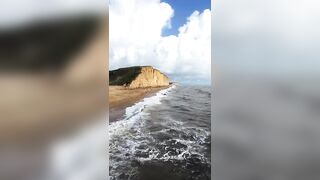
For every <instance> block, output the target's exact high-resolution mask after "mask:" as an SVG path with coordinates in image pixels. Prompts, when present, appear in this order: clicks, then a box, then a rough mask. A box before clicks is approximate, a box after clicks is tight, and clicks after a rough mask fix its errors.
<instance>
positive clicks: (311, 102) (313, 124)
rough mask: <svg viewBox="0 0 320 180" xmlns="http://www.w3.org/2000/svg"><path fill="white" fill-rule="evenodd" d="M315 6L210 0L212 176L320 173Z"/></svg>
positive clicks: (288, 0)
mask: <svg viewBox="0 0 320 180" xmlns="http://www.w3.org/2000/svg"><path fill="white" fill-rule="evenodd" d="M318 5H320V3H319V1H316V0H307V1H298V0H271V1H256V0H244V1H236V0H224V1H219V2H216V3H215V10H216V12H215V17H214V20H213V21H214V28H213V49H214V54H213V57H214V61H215V65H216V68H217V69H219V76H218V77H215V78H214V80H215V95H214V97H215V99H214V101H215V102H214V110H213V111H214V114H215V115H214V119H213V123H212V124H213V129H214V131H213V132H214V133H213V134H214V138H213V139H214V142H213V151H214V152H213V153H214V154H213V157H214V158H213V164H214V168H213V176H214V179H218V180H300V179H304V180H314V179H320V159H319V157H320V142H319V140H318V139H319V136H320V114H319V110H320V86H319V80H320V71H319V69H320V64H319V62H317V61H318V59H319V53H318V50H317V47H318V45H319V44H320V41H319V40H320V34H319V29H320V28H319V27H320V26H319V25H318V24H319V23H318V21H319V19H320V13H319V10H318V8H315V7H319V6H318Z"/></svg>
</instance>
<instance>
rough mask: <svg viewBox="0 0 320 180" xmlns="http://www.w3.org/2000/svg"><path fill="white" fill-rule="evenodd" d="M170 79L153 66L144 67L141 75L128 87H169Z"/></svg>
mask: <svg viewBox="0 0 320 180" xmlns="http://www.w3.org/2000/svg"><path fill="white" fill-rule="evenodd" d="M168 85H169V78H168V77H167V76H166V75H164V74H163V73H161V72H160V71H159V70H157V69H154V68H153V67H151V66H147V67H142V68H141V72H140V74H138V76H137V77H136V78H135V79H134V80H133V81H132V82H131V83H130V84H129V85H128V87H129V88H142V87H158V86H168Z"/></svg>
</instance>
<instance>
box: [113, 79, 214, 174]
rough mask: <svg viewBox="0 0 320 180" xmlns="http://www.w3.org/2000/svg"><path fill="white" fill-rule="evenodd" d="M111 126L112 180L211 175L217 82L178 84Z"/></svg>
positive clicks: (145, 101)
mask: <svg viewBox="0 0 320 180" xmlns="http://www.w3.org/2000/svg"><path fill="white" fill-rule="evenodd" d="M108 131H109V159H110V163H109V178H110V180H209V179H211V178H210V177H211V172H210V171H211V87H210V86H185V85H172V86H170V87H169V88H167V89H164V90H161V91H159V92H158V93H156V94H154V95H153V96H149V97H146V98H144V99H143V100H142V101H140V102H137V103H136V104H134V105H133V106H131V107H128V108H126V111H125V115H124V116H123V117H122V118H121V119H120V120H118V121H116V122H112V123H110V124H109V127H108Z"/></svg>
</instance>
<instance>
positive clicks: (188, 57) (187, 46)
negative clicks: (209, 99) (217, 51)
mask: <svg viewBox="0 0 320 180" xmlns="http://www.w3.org/2000/svg"><path fill="white" fill-rule="evenodd" d="M173 16H174V9H172V7H171V6H170V5H169V4H167V3H165V2H160V0H129V1H128V0H112V1H110V6H109V17H110V56H109V57H110V59H109V66H110V69H116V68H120V67H125V66H135V65H152V66H154V67H156V68H158V69H160V70H161V71H164V72H165V73H168V74H170V75H172V76H173V78H174V76H179V77H183V76H184V75H185V76H186V77H187V76H188V77H189V76H191V75H192V76H194V77H196V78H203V79H209V78H210V69H211V68H210V62H211V11H210V10H209V9H208V10H205V11H203V12H198V11H195V12H193V13H192V14H191V15H190V16H189V17H188V19H187V21H186V23H185V24H184V25H183V26H181V27H180V28H179V33H178V34H177V35H170V36H162V30H163V29H164V28H170V25H171V18H172V17H173ZM182 79H183V78H182Z"/></svg>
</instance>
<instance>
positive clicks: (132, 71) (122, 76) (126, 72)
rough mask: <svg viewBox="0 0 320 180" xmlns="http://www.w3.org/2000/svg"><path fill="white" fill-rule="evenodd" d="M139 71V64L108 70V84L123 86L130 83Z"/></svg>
mask: <svg viewBox="0 0 320 180" xmlns="http://www.w3.org/2000/svg"><path fill="white" fill-rule="evenodd" d="M140 72H141V67H140V66H135V67H128V68H120V69H117V70H113V71H109V85H116V86H123V85H127V84H130V83H131V82H132V81H133V80H134V79H135V78H136V77H137V76H138V75H139V74H140Z"/></svg>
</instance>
